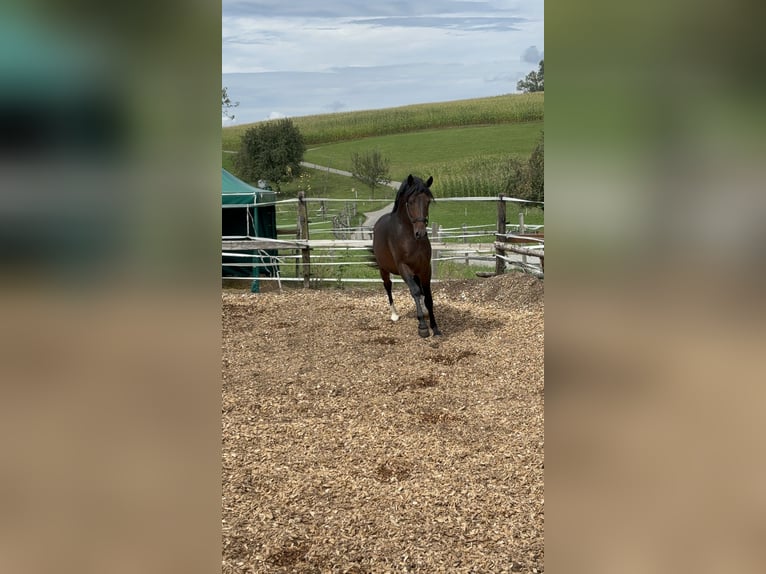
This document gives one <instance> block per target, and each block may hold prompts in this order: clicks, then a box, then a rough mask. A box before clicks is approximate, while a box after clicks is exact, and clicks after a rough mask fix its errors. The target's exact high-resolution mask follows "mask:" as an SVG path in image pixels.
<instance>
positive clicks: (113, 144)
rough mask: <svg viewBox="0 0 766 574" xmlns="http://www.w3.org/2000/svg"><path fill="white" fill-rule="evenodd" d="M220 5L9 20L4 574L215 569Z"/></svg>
mask: <svg viewBox="0 0 766 574" xmlns="http://www.w3.org/2000/svg"><path fill="white" fill-rule="evenodd" d="M220 21H221V8H220V5H219V4H216V3H208V2H200V1H192V2H178V1H175V2H167V1H165V2H159V3H158V2H141V1H139V2H131V3H103V2H96V1H95V0H76V1H67V2H64V1H63V0H62V1H41V0H28V1H27V0H25V1H24V2H20V1H13V0H12V1H11V2H9V3H6V4H4V5H3V7H2V9H0V128H1V129H0V190H1V191H0V316H1V317H2V321H0V381H2V383H1V384H0V393H1V395H0V437H2V438H0V449H2V451H3V453H4V456H3V463H2V469H0V476H1V477H2V478H0V506H2V508H3V512H2V514H1V515H0V569H1V570H3V571H5V572H43V571H57V572H78V573H85V572H94V573H95V572H98V573H103V572H163V573H164V572H196V571H198V572H211V571H217V570H218V569H220V488H221V486H220V397H221V394H220V389H221V387H220V276H219V273H218V268H219V266H220V216H219V210H220V203H219V202H220V199H219V196H220V174H219V168H220V152H219V150H220V133H221V132H220V123H219V115H218V110H216V105H217V101H216V100H217V98H218V90H219V83H220V61H221V60H220V57H221V53H220V46H221V44H220Z"/></svg>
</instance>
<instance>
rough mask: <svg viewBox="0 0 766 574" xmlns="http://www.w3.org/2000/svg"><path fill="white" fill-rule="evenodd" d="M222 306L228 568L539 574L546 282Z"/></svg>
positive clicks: (273, 296) (325, 293) (291, 293)
mask: <svg viewBox="0 0 766 574" xmlns="http://www.w3.org/2000/svg"><path fill="white" fill-rule="evenodd" d="M433 295H434V308H435V312H436V315H437V318H438V320H439V325H440V327H441V329H442V331H443V333H444V336H442V337H429V338H427V339H421V338H420V337H418V335H417V331H416V329H415V327H416V325H417V322H416V319H415V305H414V303H413V301H412V298H411V297H410V296H409V292H408V291H407V290H406V288H405V287H404V286H403V285H395V286H394V299H395V301H396V303H397V307H398V308H399V311H400V313H401V315H402V317H401V319H400V320H399V321H398V322H395V323H394V322H391V321H390V320H389V310H388V302H387V298H386V295H385V292H384V290H383V286H382V284H381V285H380V286H379V288H376V289H372V288H365V289H361V288H352V289H341V290H313V289H294V290H293V289H286V290H284V291H281V292H279V291H276V290H274V291H270V292H262V293H259V294H251V293H246V292H243V291H233V290H225V291H224V292H223V295H222V304H223V308H222V326H223V327H222V328H223V340H222V347H223V349H222V352H223V365H222V371H223V397H222V440H223V445H222V458H223V463H222V464H223V470H222V482H223V515H222V521H223V522H222V529H223V530H222V531H223V572H224V573H225V574H227V573H235V572H236V573H244V572H358V573H361V572H543V571H544V549H543V547H544V534H543V533H544V518H543V506H544V480H543V475H544V424H543V421H544V416H543V412H544V372H543V347H544V319H543V317H544V301H543V299H544V298H543V283H542V281H541V280H539V279H537V278H535V277H533V276H530V275H527V274H517V273H509V274H505V275H502V276H498V277H491V278H485V279H476V280H462V281H445V282H441V283H437V284H434V285H433Z"/></svg>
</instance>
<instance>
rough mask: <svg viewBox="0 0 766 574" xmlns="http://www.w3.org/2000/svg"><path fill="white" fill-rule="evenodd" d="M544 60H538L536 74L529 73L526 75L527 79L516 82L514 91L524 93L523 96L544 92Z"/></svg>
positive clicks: (533, 72)
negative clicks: (538, 65)
mask: <svg viewBox="0 0 766 574" xmlns="http://www.w3.org/2000/svg"><path fill="white" fill-rule="evenodd" d="M544 63H545V60H540V68H539V69H538V71H537V72H535V71H534V70H533V71H531V72H529V73H528V74H527V77H526V78H524V79H523V80H519V81H518V82H516V89H517V90H519V91H520V92H524V93H525V94H528V93H530V92H544V91H545V81H544V74H543V72H544V66H543V64H544Z"/></svg>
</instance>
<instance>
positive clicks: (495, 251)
mask: <svg viewBox="0 0 766 574" xmlns="http://www.w3.org/2000/svg"><path fill="white" fill-rule="evenodd" d="M447 200H449V201H461V200H464V201H494V202H496V204H497V219H496V221H495V222H494V223H490V224H483V225H471V226H468V225H462V226H460V227H451V228H443V227H440V226H439V225H438V224H435V223H434V224H432V228H431V233H430V241H431V248H432V252H433V256H432V267H433V271H434V273H433V275H434V281H437V282H438V281H439V278H438V268H439V262H448V261H460V262H462V263H465V264H466V265H472V266H484V267H485V268H487V267H489V268H491V266H492V265H493V264H494V267H495V271H494V274H502V273H504V272H505V269H506V267H507V266H514V267H518V268H520V269H523V270H525V271H528V272H531V273H533V274H536V275H538V276H542V274H543V272H544V245H545V239H544V233H543V230H544V225H525V223H524V214H523V213H522V212H520V213H519V223H518V224H509V223H508V222H507V221H506V209H505V206H506V203H508V202H511V201H514V202H520V203H529V202H526V201H523V200H517V199H515V198H508V197H504V196H502V195H501V196H499V197H482V198H478V197H470V198H442V199H439V201H440V202H441V201H447ZM311 201H313V202H326V201H330V200H327V199H321V198H313V199H311ZM335 201H344V200H335ZM288 202H289V203H295V204H297V223H296V227H295V228H293V229H289V230H287V233H290V234H292V235H294V236H295V237H294V238H291V239H273V238H265V237H248V236H236V237H235V236H227V237H223V238H222V241H221V246H222V251H221V252H222V255H223V256H226V257H227V258H229V261H227V262H226V263H224V264H223V265H224V266H226V267H251V268H253V269H257V268H267V269H269V270H270V271H273V270H276V273H272V275H271V276H263V275H260V276H256V277H252V276H251V277H224V279H227V280H229V279H232V280H243V281H254V280H259V281H261V280H262V281H277V282H279V284H280V287H281V283H282V282H283V281H298V282H303V286H304V287H309V286H310V285H311V282H312V281H316V282H323V281H337V282H341V283H343V282H349V283H360V282H379V281H380V278H379V277H378V276H377V272H374V271H371V268H372V265H371V263H372V253H371V252H372V229H371V228H369V227H351V226H349V227H340V228H334V229H328V230H322V231H319V230H316V229H315V230H314V231H313V233H314V234H316V235H320V234H330V233H331V234H333V235H334V237H333V238H331V239H312V238H310V233H312V232H311V231H310V227H311V224H310V223H309V217H308V213H309V211H308V206H307V203H308V200H307V199H306V198H305V197H303V196H302V194H299V197H298V198H297V199H294V200H284V201H280V202H278V203H288ZM347 203H348V202H347ZM389 203H390V201H389ZM280 231H282V233H279V235H284V234H285V230H284V229H282V230H280ZM484 237H485V238H487V241H486V242H483V241H479V242H475V241H469V240H475V239H477V238H484ZM243 252H244V253H243ZM359 252H363V253H364V254H363V255H362V256H361V257H359V256H358V253H359ZM354 253H357V256H356V257H354V256H353V254H354ZM511 254H515V255H516V257H514V256H512V255H511ZM232 257H234V258H241V259H242V262H232V261H231V258H232ZM248 258H249V259H250V260H249V261H248ZM528 258H535V259H536V260H539V265H537V264H533V263H529V262H528V260H527V259H528ZM290 266H294V275H295V276H290V275H289V274H287V275H284V273H283V269H288V268H289V267H290ZM350 268H356V269H362V268H365V269H366V270H367V271H366V272H358V273H355V276H354V277H347V276H341V275H344V274H345V273H340V271H341V270H343V271H344V272H345V270H347V269H350ZM333 269H334V270H335V271H328V270H333ZM479 274H480V275H482V276H486V275H491V273H487V272H484V273H479ZM364 275H368V276H367V277H365V276H364Z"/></svg>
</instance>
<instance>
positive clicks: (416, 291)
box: [402, 272, 431, 338]
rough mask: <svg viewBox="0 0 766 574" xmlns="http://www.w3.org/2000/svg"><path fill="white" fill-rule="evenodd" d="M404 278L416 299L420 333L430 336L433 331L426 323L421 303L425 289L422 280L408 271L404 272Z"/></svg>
mask: <svg viewBox="0 0 766 574" xmlns="http://www.w3.org/2000/svg"><path fill="white" fill-rule="evenodd" d="M402 279H404V282H405V283H407V286H408V287H409V288H410V294H411V295H412V298H413V299H414V300H415V309H416V310H417V314H418V335H420V336H421V337H424V338H425V337H428V336H429V335H430V334H431V332H430V331H429V330H428V324H427V323H426V320H425V316H424V314H423V305H422V304H421V297H422V296H423V291H422V289H421V288H420V282H419V281H418V280H417V279H416V278H415V276H414V275H413V274H412V273H407V272H404V273H402Z"/></svg>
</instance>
